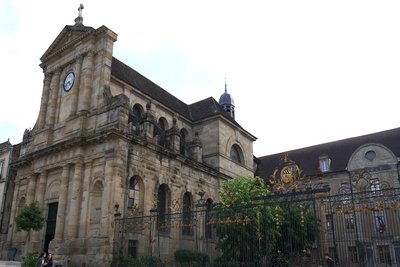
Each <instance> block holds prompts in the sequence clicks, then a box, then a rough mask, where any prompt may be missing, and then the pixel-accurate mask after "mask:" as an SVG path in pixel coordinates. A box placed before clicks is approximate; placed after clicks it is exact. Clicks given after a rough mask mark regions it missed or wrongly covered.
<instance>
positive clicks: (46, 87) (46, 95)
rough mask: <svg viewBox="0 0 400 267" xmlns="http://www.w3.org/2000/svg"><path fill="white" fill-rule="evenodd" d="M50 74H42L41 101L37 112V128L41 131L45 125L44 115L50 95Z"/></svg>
mask: <svg viewBox="0 0 400 267" xmlns="http://www.w3.org/2000/svg"><path fill="white" fill-rule="evenodd" d="M51 76H52V74H51V73H45V74H44V80H43V91H42V101H41V103H40V111H39V121H38V128H39V129H41V128H43V127H44V125H45V124H46V113H47V106H48V104H49V103H48V102H49V94H50V81H51Z"/></svg>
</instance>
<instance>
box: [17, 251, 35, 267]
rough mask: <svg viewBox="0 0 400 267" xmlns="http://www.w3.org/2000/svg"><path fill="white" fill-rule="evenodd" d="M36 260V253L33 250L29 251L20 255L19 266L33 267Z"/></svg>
mask: <svg viewBox="0 0 400 267" xmlns="http://www.w3.org/2000/svg"><path fill="white" fill-rule="evenodd" d="M37 260H38V255H37V254H36V253H35V252H32V251H29V252H27V253H26V254H25V255H24V256H22V262H21V267H35V266H36V262H37Z"/></svg>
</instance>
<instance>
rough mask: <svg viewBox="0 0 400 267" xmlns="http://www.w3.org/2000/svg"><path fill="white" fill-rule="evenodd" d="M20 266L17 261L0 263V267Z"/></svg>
mask: <svg viewBox="0 0 400 267" xmlns="http://www.w3.org/2000/svg"><path fill="white" fill-rule="evenodd" d="M9 266H18V267H20V266H21V263H20V262H19V261H0V267H9Z"/></svg>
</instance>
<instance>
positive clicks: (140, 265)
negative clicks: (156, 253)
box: [125, 256, 162, 267]
mask: <svg viewBox="0 0 400 267" xmlns="http://www.w3.org/2000/svg"><path fill="white" fill-rule="evenodd" d="M125 262H126V266H127V267H160V266H162V261H161V260H160V258H158V257H153V256H143V257H139V258H133V257H127V258H126V261H125Z"/></svg>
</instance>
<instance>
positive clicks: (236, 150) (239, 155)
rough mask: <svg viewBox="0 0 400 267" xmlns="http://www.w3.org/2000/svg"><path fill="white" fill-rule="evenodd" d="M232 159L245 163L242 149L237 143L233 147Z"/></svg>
mask: <svg viewBox="0 0 400 267" xmlns="http://www.w3.org/2000/svg"><path fill="white" fill-rule="evenodd" d="M231 160H233V161H234V162H237V163H240V164H243V163H244V159H243V152H242V149H240V147H239V146H238V145H237V144H234V145H233V146H232V147H231Z"/></svg>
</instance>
